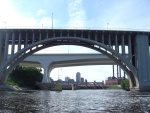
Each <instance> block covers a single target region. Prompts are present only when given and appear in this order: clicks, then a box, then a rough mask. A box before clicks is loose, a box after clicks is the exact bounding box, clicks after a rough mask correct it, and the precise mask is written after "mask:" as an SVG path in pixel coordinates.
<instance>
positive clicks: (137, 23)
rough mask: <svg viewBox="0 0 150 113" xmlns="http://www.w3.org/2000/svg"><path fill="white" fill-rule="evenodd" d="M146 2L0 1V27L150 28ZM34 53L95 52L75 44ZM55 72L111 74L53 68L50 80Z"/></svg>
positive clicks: (98, 78) (94, 77) (91, 69)
mask: <svg viewBox="0 0 150 113" xmlns="http://www.w3.org/2000/svg"><path fill="white" fill-rule="evenodd" d="M149 4H150V0H57V1H56V0H0V28H52V26H53V28H54V29H55V28H70V29H73V28H76V29H108V30H112V29H119V30H150V7H149ZM52 20H53V22H52ZM52 24H53V25H52ZM38 53H97V52H96V51H94V50H91V49H87V48H84V47H78V46H77V47H76V46H57V47H51V48H48V49H45V50H42V51H40V52H38ZM115 68H116V67H115ZM60 69H61V70H60ZM58 71H59V73H60V77H59V78H61V79H63V80H64V77H65V76H69V77H70V78H74V79H75V76H76V73H77V72H80V73H81V76H82V77H84V78H86V79H87V80H88V81H94V80H96V81H102V80H105V79H106V77H108V76H112V66H78V67H61V68H56V69H54V70H53V71H52V72H51V77H52V78H53V79H54V80H57V79H58ZM116 74H117V72H116V70H115V75H116Z"/></svg>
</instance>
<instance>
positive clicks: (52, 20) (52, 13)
mask: <svg viewBox="0 0 150 113" xmlns="http://www.w3.org/2000/svg"><path fill="white" fill-rule="evenodd" d="M52 29H53V13H52Z"/></svg>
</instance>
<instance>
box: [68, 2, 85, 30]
mask: <svg viewBox="0 0 150 113" xmlns="http://www.w3.org/2000/svg"><path fill="white" fill-rule="evenodd" d="M68 12H69V23H68V27H75V28H83V27H85V18H86V15H85V11H84V10H83V8H82V0H70V1H69V4H68Z"/></svg>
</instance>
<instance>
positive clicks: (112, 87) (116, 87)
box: [106, 86, 122, 90]
mask: <svg viewBox="0 0 150 113" xmlns="http://www.w3.org/2000/svg"><path fill="white" fill-rule="evenodd" d="M106 89H108V90H121V89H122V88H121V86H110V87H108V88H106Z"/></svg>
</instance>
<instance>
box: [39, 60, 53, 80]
mask: <svg viewBox="0 0 150 113" xmlns="http://www.w3.org/2000/svg"><path fill="white" fill-rule="evenodd" d="M39 62H40V63H41V65H42V67H43V69H44V74H43V79H42V83H50V82H51V81H50V80H49V72H50V68H49V67H50V64H51V62H50V61H47V60H42V61H39Z"/></svg>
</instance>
